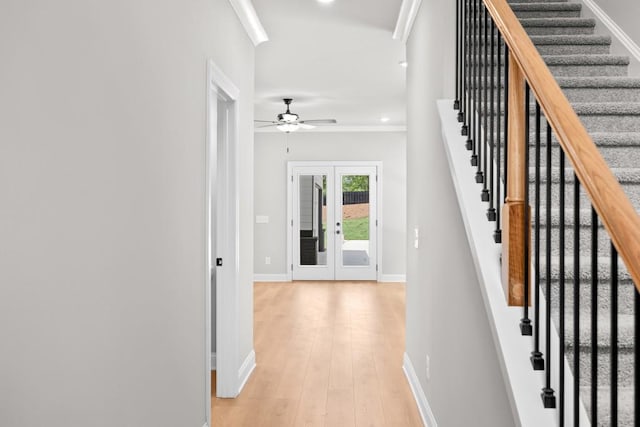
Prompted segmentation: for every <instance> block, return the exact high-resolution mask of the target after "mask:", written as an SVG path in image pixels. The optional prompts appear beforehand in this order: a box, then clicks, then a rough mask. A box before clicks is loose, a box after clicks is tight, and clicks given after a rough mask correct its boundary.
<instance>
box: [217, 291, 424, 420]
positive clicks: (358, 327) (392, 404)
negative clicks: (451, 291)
mask: <svg viewBox="0 0 640 427" xmlns="http://www.w3.org/2000/svg"><path fill="white" fill-rule="evenodd" d="M404 313H405V291H404V285H403V284H399V283H375V282H286V283H255V284H254V341H255V350H256V359H257V367H256V369H255V371H254V372H253V374H252V376H251V378H250V379H249V381H248V382H247V384H246V385H245V387H244V389H243V391H242V393H241V394H240V396H239V397H238V398H236V399H217V398H216V397H215V372H212V388H213V392H212V393H213V394H212V398H211V407H212V420H213V426H216V427H241V426H247V427H249V426H250V427H288V426H295V427H298V426H305V427H306V426H310V427H311V426H323V427H324V426H326V427H352V426H353V427H356V426H357V427H360V426H367V427H372V426H393V427H396V426H397V427H411V426H420V427H421V426H422V422H421V420H420V415H419V413H418V409H417V406H416V404H415V401H414V399H413V396H412V394H411V390H410V388H409V385H408V383H407V381H406V379H405V376H404V373H403V371H402V355H403V352H404V340H405V331H404V325H405V322H404Z"/></svg>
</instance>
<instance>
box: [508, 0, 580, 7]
mask: <svg viewBox="0 0 640 427" xmlns="http://www.w3.org/2000/svg"><path fill="white" fill-rule="evenodd" d="M567 1H568V0H507V3H509V4H510V5H511V6H513V5H515V4H521V3H566V2H567Z"/></svg>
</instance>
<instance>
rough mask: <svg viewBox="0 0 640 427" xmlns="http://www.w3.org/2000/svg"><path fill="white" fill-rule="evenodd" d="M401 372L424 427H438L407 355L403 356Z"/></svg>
mask: <svg viewBox="0 0 640 427" xmlns="http://www.w3.org/2000/svg"><path fill="white" fill-rule="evenodd" d="M402 370H403V371H404V375H405V376H406V377H407V381H409V386H410V387H411V392H412V393H413V398H414V399H415V400H416V404H417V405H418V411H420V417H421V418H422V424H424V425H425V426H426V427H438V423H437V422H436V418H435V417H434V416H433V412H432V411H431V407H430V406H429V402H428V401H427V396H426V395H425V394H424V390H423V389H422V386H421V385H420V380H418V376H417V375H416V371H415V369H413V363H411V359H410V358H409V355H408V354H407V353H405V354H404V363H403V364H402Z"/></svg>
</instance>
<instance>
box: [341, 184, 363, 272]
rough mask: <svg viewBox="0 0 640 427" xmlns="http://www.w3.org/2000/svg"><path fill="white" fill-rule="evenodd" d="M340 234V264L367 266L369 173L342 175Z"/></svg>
mask: <svg viewBox="0 0 640 427" xmlns="http://www.w3.org/2000/svg"><path fill="white" fill-rule="evenodd" d="M341 236H342V245H341V246H342V265H345V266H347V265H351V266H358V265H361V266H368V265H369V263H370V260H369V175H343V176H342V234H341ZM336 237H338V236H336ZM338 238H339V237H338Z"/></svg>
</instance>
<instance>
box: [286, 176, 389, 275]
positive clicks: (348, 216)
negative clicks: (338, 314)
mask: <svg viewBox="0 0 640 427" xmlns="http://www.w3.org/2000/svg"><path fill="white" fill-rule="evenodd" d="M291 171H292V173H291V184H292V185H291V187H290V188H291V193H292V194H291V200H292V211H293V212H292V216H291V218H292V219H291V224H290V225H291V228H292V241H291V246H292V248H293V250H292V262H291V269H292V278H293V280H376V278H377V259H378V258H377V253H378V251H377V230H378V221H377V214H376V213H377V204H376V196H377V186H376V176H377V167H376V166H346V165H345V166H329V165H313V166H295V167H293V168H291Z"/></svg>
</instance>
